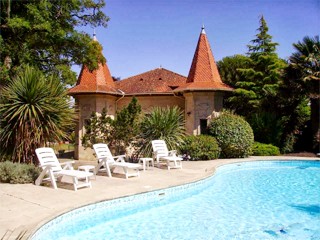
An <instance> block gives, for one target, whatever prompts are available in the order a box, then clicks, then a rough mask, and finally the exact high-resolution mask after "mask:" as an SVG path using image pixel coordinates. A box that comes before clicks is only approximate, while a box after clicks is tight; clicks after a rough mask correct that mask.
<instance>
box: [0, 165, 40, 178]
mask: <svg viewBox="0 0 320 240" xmlns="http://www.w3.org/2000/svg"><path fill="white" fill-rule="evenodd" d="M40 172H41V170H40V168H38V167H36V166H34V165H28V164H21V163H13V162H9V161H6V162H1V163H0V182H3V183H33V182H34V181H35V180H36V179H37V177H38V176H39V175H40Z"/></svg>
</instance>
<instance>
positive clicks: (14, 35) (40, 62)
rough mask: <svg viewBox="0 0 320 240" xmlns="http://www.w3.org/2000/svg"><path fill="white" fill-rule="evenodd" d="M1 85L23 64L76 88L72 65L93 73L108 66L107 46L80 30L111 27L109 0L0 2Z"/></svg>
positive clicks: (5, 0)
mask: <svg viewBox="0 0 320 240" xmlns="http://www.w3.org/2000/svg"><path fill="white" fill-rule="evenodd" d="M0 4H1V6H0V18H1V19H0V32H1V36H0V72H1V74H0V82H2V83H3V81H5V80H8V78H10V77H12V76H13V74H14V72H15V71H16V70H17V69H16V68H17V67H18V66H20V65H21V64H29V65H32V66H36V67H37V68H38V69H40V70H42V71H44V72H46V73H48V72H50V73H54V74H56V75H58V76H59V78H60V79H61V80H62V81H63V82H64V83H65V84H73V83H75V81H76V74H75V73H74V72H73V71H72V70H71V66H72V65H73V64H78V65H80V64H86V66H88V68H89V69H90V70H93V69H96V68H97V67H98V63H99V62H102V63H104V62H105V59H104V57H103V56H102V54H101V50H102V47H101V45H100V44H99V43H98V42H97V41H92V39H91V38H90V36H89V35H88V34H85V33H84V32H80V31H78V30H77V27H80V26H85V25H90V26H92V27H98V26H103V27H106V26H107V22H108V20H109V19H108V17H107V16H106V15H105V14H104V13H103V12H102V10H101V9H102V8H103V7H104V6H105V2H104V0H73V1H56V0H29V1H11V0H1V2H0Z"/></svg>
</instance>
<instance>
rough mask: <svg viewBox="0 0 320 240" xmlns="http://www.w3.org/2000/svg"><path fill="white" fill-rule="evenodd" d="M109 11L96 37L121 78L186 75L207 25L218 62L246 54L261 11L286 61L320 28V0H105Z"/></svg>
mask: <svg viewBox="0 0 320 240" xmlns="http://www.w3.org/2000/svg"><path fill="white" fill-rule="evenodd" d="M104 12H105V14H106V15H107V16H109V17H110V21H109V25H108V27H107V28H97V29H96V33H97V38H98V41H99V42H100V43H101V44H102V46H103V54H104V56H105V57H106V58H107V64H108V66H109V69H110V71H111V74H112V75H113V76H115V77H120V78H121V79H124V78H127V77H129V76H133V75H136V74H140V73H143V72H146V71H149V70H152V69H155V68H158V67H159V66H162V67H164V68H166V69H169V70H171V71H174V72H177V73H179V74H182V75H185V76H187V75H188V73H189V69H190V66H191V62H192V57H193V54H194V51H195V48H196V45H197V41H198V37H199V34H200V30H201V26H202V25H203V24H204V25H205V30H206V33H207V36H208V39H209V42H210V45H211V49H212V52H213V55H214V57H215V59H216V61H219V60H221V59H222V58H223V57H226V56H232V55H234V54H245V53H246V52H247V45H248V44H249V43H250V41H251V40H252V39H254V38H255V34H256V33H257V31H256V29H257V28H258V27H259V18H260V16H261V15H263V16H264V17H265V20H266V22H267V24H268V27H269V34H270V35H272V36H273V41H274V42H277V43H279V46H278V48H277V53H278V54H279V56H280V57H281V58H284V59H286V58H288V57H289V56H290V55H291V54H292V53H293V52H294V49H293V47H292V43H296V42H298V41H301V40H302V39H303V37H304V36H307V35H308V36H312V37H313V36H315V35H319V32H320V0H264V1H263V0H135V1H133V0H106V7H105V8H104ZM84 30H85V31H86V32H88V33H90V34H92V33H93V29H91V28H85V29H84ZM77 71H79V70H77Z"/></svg>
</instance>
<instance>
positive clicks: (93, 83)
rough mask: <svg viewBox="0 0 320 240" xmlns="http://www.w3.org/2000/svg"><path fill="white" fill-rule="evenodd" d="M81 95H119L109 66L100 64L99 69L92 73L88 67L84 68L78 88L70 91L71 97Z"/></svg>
mask: <svg viewBox="0 0 320 240" xmlns="http://www.w3.org/2000/svg"><path fill="white" fill-rule="evenodd" d="M81 93H109V94H119V92H118V91H117V90H116V86H115V84H114V81H113V79H112V77H111V74H110V71H109V68H108V66H107V64H104V65H102V64H99V67H98V69H97V70H94V71H92V72H90V71H89V69H88V68H87V67H86V66H83V67H82V69H81V72H80V75H79V78H78V82H77V84H76V86H75V87H73V88H71V89H69V94H70V95H76V94H81Z"/></svg>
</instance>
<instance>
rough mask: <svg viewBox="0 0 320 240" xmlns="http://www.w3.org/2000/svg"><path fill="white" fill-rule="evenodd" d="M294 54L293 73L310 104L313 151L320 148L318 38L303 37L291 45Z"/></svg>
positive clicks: (319, 63) (319, 52)
mask: <svg viewBox="0 0 320 240" xmlns="http://www.w3.org/2000/svg"><path fill="white" fill-rule="evenodd" d="M293 46H294V48H295V50H296V52H295V53H293V54H292V56H291V57H290V65H291V68H292V70H293V71H296V72H297V74H298V75H299V79H298V82H297V83H298V84H299V85H300V86H299V89H303V90H305V91H306V94H307V95H308V96H309V98H310V103H311V125H312V137H313V144H314V149H315V150H316V151H319V147H320V93H319V92H320V41H319V36H315V37H314V38H312V37H308V36H306V37H304V38H303V41H302V42H300V41H299V42H298V43H295V44H293Z"/></svg>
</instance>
